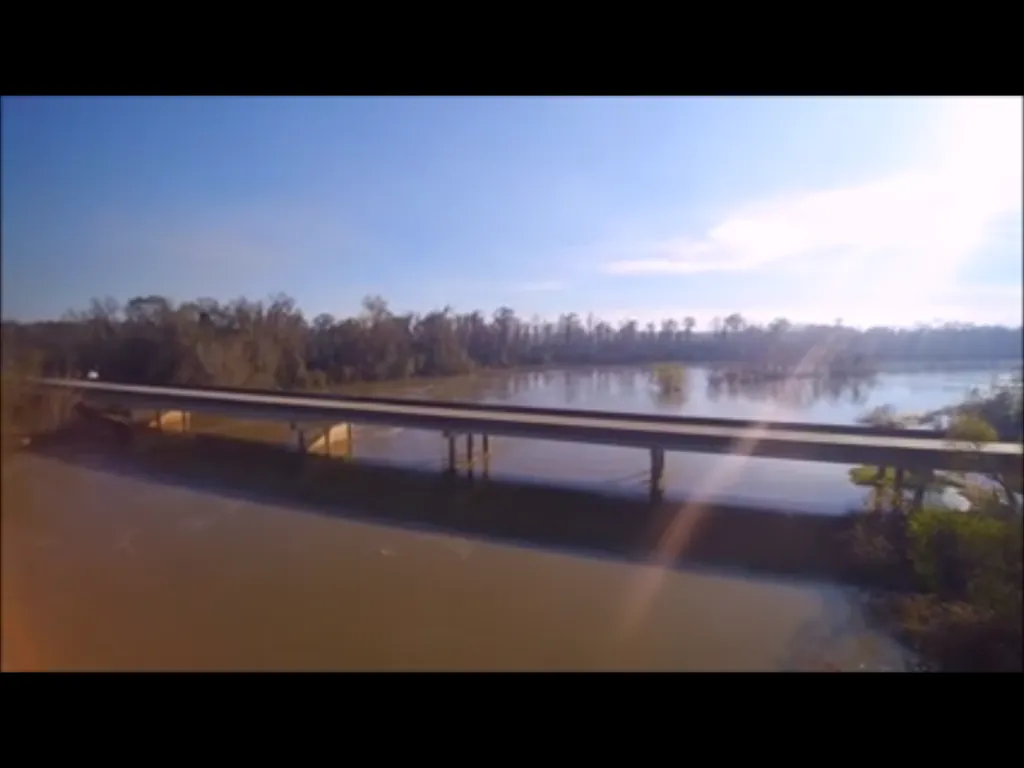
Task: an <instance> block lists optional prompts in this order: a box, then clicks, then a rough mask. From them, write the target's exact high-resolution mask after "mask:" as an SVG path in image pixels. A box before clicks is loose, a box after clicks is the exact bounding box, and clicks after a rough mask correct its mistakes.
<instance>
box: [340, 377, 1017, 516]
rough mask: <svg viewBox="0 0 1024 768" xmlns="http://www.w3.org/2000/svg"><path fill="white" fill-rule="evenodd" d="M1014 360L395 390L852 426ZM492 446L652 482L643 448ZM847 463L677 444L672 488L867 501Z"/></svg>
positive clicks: (408, 448)
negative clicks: (734, 378)
mask: <svg viewBox="0 0 1024 768" xmlns="http://www.w3.org/2000/svg"><path fill="white" fill-rule="evenodd" d="M1013 369H1014V368H1013V365H1011V364H1006V365H996V366H991V367H986V368H971V369H964V368H952V369H946V370H934V369H932V370H922V369H916V370H915V369H905V370H890V371H886V372H882V373H880V374H878V375H877V376H875V377H874V378H873V379H871V380H867V381H847V382H842V383H838V382H837V383H822V382H815V381H812V380H797V381H788V382H777V383H770V384H766V385H763V386H743V387H729V386H721V387H713V386H709V383H708V373H709V371H708V369H707V368H702V367H694V368H690V369H689V372H688V386H687V387H686V391H685V392H684V393H683V394H682V396H675V397H664V396H662V395H660V393H659V392H658V390H657V388H656V387H655V385H654V382H653V381H652V379H651V375H650V371H651V369H650V368H632V367H609V368H597V369H566V370H553V371H544V372H533V373H511V374H506V373H495V374H487V375H483V376H478V377H473V378H471V379H466V380H463V381H458V382H450V381H446V382H438V383H435V384H423V383H415V384H407V385H398V386H392V387H389V388H388V394H399V395H406V396H410V397H425V398H432V399H438V400H446V399H454V400H464V401H473V402H481V403H494V404H502V403H504V404H510V405H517V406H529V407H543V408H578V409H587V410H596V411H620V412H629V413H645V414H665V415H673V416H695V417H713V418H727V419H751V420H765V421H793V422H801V423H809V424H847V425H852V424H855V423H857V419H858V418H859V417H860V416H863V415H864V414H866V413H867V412H868V411H870V410H871V409H873V408H875V407H877V406H881V405H891V406H893V407H895V408H896V409H897V410H898V411H900V412H906V413H922V412H925V411H929V410H934V409H937V408H941V407H944V406H948V405H953V404H956V403H958V402H961V401H962V400H963V399H964V398H965V397H966V396H967V394H968V393H969V392H970V391H971V390H972V389H975V388H979V389H982V390H985V389H988V388H989V387H990V386H992V384H993V383H994V382H995V381H997V380H1000V379H1004V378H1005V377H1006V376H1007V375H1009V374H1010V373H1011V372H1012V371H1013ZM446 451H447V448H446V446H445V444H444V441H443V440H442V439H441V438H440V436H439V435H438V434H437V433H433V432H422V431H417V430H376V429H364V430H359V431H357V444H356V454H357V455H358V456H361V457H363V458H365V459H369V460H381V461H389V462H396V463H402V464H408V465H410V466H421V467H431V468H438V469H440V468H441V467H442V466H443V463H444V461H445V459H446V456H447V453H446ZM492 451H493V456H494V458H493V460H492V464H491V471H492V473H494V474H499V475H505V476H509V477H516V478H523V479H532V480H538V481H543V480H551V481H556V482H561V483H567V484H572V485H579V486H581V487H593V488H601V489H605V490H609V491H613V492H628V493H633V492H637V493H639V492H643V491H644V489H645V488H646V483H647V477H648V475H647V473H648V471H649V458H648V455H647V453H646V452H645V451H642V450H636V449H627V448H619V447H613V446H594V445H577V444H571V443H558V442H551V441H541V440H524V439H519V438H495V439H493V440H492ZM848 469H849V467H846V466H842V465H835V464H815V463H812V462H800V461H787V460H779V459H764V458H754V459H751V458H746V457H741V456H728V457H725V456H717V455H701V454H681V453H670V454H668V457H667V461H666V487H667V491H668V493H669V494H676V495H687V496H695V497H697V498H700V499H706V500H708V501H719V502H725V503H734V504H745V503H750V504H757V505H761V506H777V507H780V508H785V509H787V510H793V511H802V512H818V513H826V514H829V513H839V512H845V511H848V510H849V509H851V508H854V507H859V506H860V505H861V504H862V503H863V501H864V497H865V492H864V491H863V489H860V488H857V487H855V486H853V485H851V484H850V482H849V480H848V476H847V470H848Z"/></svg>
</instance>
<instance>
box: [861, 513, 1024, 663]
mask: <svg viewBox="0 0 1024 768" xmlns="http://www.w3.org/2000/svg"><path fill="white" fill-rule="evenodd" d="M1007 512H1008V510H1007V509H1006V507H1005V505H1002V504H998V503H996V502H991V503H990V504H988V505H985V507H984V508H978V509H976V510H975V511H971V512H954V511H950V510H945V509H923V510H920V511H916V512H912V513H911V514H909V515H894V514H873V515H865V516H864V517H863V518H862V520H860V521H859V522H858V525H857V526H855V528H854V536H853V550H854V554H855V556H856V557H857V559H858V561H859V562H860V563H861V565H862V567H863V569H864V570H863V573H862V574H861V575H862V576H867V577H870V578H871V579H872V580H873V581H874V583H876V584H878V585H879V586H884V587H888V588H890V589H900V590H904V594H903V595H902V596H899V597H890V598H888V599H885V600H882V601H880V602H879V603H878V605H879V606H880V607H884V608H885V610H886V612H887V616H888V618H890V619H891V620H893V621H894V623H895V625H896V628H897V631H898V633H899V634H900V635H902V636H903V638H904V639H905V640H907V641H908V642H909V643H910V644H911V645H912V646H913V647H914V648H915V650H916V651H917V652H918V654H919V655H920V656H921V658H922V659H923V661H924V663H925V666H926V667H929V668H932V669H945V670H960V671H966V670H982V669H985V670H993V671H994V670H1004V671H1015V670H1020V668H1021V647H1022V642H1024V637H1022V631H1021V622H1022V615H1021V604H1022V600H1024V593H1022V583H1024V581H1022V580H1024V568H1022V563H1024V557H1022V554H1024V528H1022V521H1021V517H1020V516H1019V515H1015V514H1007Z"/></svg>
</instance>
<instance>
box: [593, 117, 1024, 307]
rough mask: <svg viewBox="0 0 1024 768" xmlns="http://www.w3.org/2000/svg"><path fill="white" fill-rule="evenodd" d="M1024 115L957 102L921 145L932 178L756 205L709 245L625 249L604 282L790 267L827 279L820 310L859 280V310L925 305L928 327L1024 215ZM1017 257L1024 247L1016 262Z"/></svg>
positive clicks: (818, 291)
mask: <svg viewBox="0 0 1024 768" xmlns="http://www.w3.org/2000/svg"><path fill="white" fill-rule="evenodd" d="M1021 110H1022V100H1021V99H1020V98H963V99H956V100H951V101H950V102H948V103H947V104H946V105H945V109H944V111H943V113H942V118H941V119H940V120H939V122H938V124H937V125H936V127H935V132H934V135H933V136H931V137H922V140H928V141H930V146H931V147H932V149H933V150H934V151H933V152H932V157H933V161H932V162H931V163H930V164H929V165H928V166H922V167H920V168H913V169H907V170H906V171H904V172H902V173H898V174H894V175H892V176H890V177H887V178H881V179H877V180H874V181H871V182H868V183H864V184H858V185H855V186H849V187H845V188H837V189H827V190H819V191H815V192H811V193H807V194H802V195H797V196H791V197H786V198H781V199H774V200H767V201H760V202H755V203H752V204H750V205H746V206H743V207H741V208H740V209H738V210H736V211H734V212H733V213H731V214H729V215H726V216H724V217H723V218H722V219H721V220H720V221H719V222H718V223H717V224H716V225H715V226H714V227H712V228H711V229H710V230H708V231H707V232H705V233H703V234H701V235H699V236H681V237H678V238H675V239H671V240H667V241H660V242H648V243H641V244H637V245H633V246H631V247H629V248H626V249H624V250H622V251H620V253H619V254H617V255H616V256H615V257H613V259H612V260H611V261H610V262H608V263H606V264H605V265H604V271H606V272H608V273H610V274H616V275H627V274H677V275H685V274H694V273H701V272H735V271H741V270H752V269H756V268H759V267H771V272H770V273H769V275H768V277H769V279H774V278H779V279H781V277H782V276H781V274H780V272H781V270H780V268H781V267H782V266H783V265H793V266H795V265H797V264H800V263H806V264H807V265H809V266H813V267H815V268H816V270H820V269H823V268H824V269H825V270H826V272H825V275H826V276H825V280H824V282H821V283H820V284H816V285H815V287H814V293H815V303H817V304H819V305H826V306H827V305H829V304H832V303H834V300H842V299H845V298H846V297H847V294H848V292H849V288H850V282H849V281H850V279H851V278H856V279H857V280H858V291H861V289H862V287H863V288H864V289H865V290H864V291H863V292H862V293H861V295H860V296H859V298H858V302H859V305H860V307H861V309H864V308H865V306H864V305H865V304H867V305H871V306H873V307H874V308H875V309H878V310H884V309H886V304H887V303H900V304H902V305H904V306H909V305H917V308H916V309H915V310H914V311H916V312H917V314H918V316H921V313H922V311H924V310H925V309H927V307H928V306H929V305H936V306H938V307H940V308H941V306H943V305H949V306H951V308H954V309H955V308H956V307H955V306H953V305H956V304H957V303H958V302H957V301H956V300H955V299H956V297H954V296H953V295H952V292H953V291H955V281H956V277H957V273H958V271H959V269H960V268H961V267H962V266H963V265H964V264H965V263H967V261H968V260H969V259H970V258H971V257H972V256H973V255H975V254H976V253H977V252H978V251H979V249H980V248H982V247H983V246H984V245H986V244H987V243H988V242H990V241H991V238H993V237H995V236H997V235H998V233H999V231H1000V228H1001V227H1004V226H1005V221H1006V218H1007V216H1008V215H1011V214H1014V213H1016V214H1018V216H1019V214H1020V211H1021V207H1022V205H1021V198H1022V158H1021V145H1022V142H1024V136H1022V129H1021ZM1019 247H1020V246H1019V241H1018V245H1017V249H1018V255H1017V259H1018V261H1019V259H1020V256H1019ZM872 276H874V277H875V278H877V279H871V278H872ZM865 277H867V278H868V279H865ZM864 284H866V285H864ZM846 303H849V302H848V301H847V302H846ZM830 314H831V313H830Z"/></svg>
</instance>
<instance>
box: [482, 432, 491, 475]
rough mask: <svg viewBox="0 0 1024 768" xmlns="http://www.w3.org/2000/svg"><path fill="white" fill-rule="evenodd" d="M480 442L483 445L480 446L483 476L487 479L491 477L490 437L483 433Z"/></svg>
mask: <svg viewBox="0 0 1024 768" xmlns="http://www.w3.org/2000/svg"><path fill="white" fill-rule="evenodd" d="M480 440H481V442H482V443H483V445H482V446H481V448H482V449H483V460H484V465H483V475H484V477H485V478H488V477H490V476H491V436H490V435H488V434H487V433H486V432H484V433H483V435H481V438H480Z"/></svg>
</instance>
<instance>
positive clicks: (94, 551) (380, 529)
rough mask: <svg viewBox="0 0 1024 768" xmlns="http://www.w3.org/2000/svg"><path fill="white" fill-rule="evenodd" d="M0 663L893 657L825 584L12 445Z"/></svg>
mask: <svg viewBox="0 0 1024 768" xmlns="http://www.w3.org/2000/svg"><path fill="white" fill-rule="evenodd" d="M3 491H4V505H3V511H4V514H3V533H2V546H3V560H2V568H3V580H2V610H3V613H2V627H3V646H2V648H3V656H2V666H3V669H4V670H8V671H11V670H218V669H226V670H766V671H771V670H821V669H830V670H857V669H899V668H901V667H902V665H903V664H904V663H905V662H904V659H903V656H902V654H900V653H899V651H898V649H897V648H895V646H893V645H892V644H891V643H890V642H888V641H887V640H886V639H885V638H884V637H882V636H880V635H879V634H878V633H876V632H872V631H870V630H868V629H867V628H866V627H865V626H864V624H863V621H862V619H861V618H860V616H859V613H858V610H857V604H856V594H855V593H854V592H853V591H851V590H845V589H841V588H838V587H829V586H816V585H807V584H798V583H792V582H787V581H784V580H775V579H765V578H761V579H756V580H754V579H748V578H743V577H740V576H736V575H726V574H721V573H712V572H700V571H679V570H669V569H663V568H660V567H656V566H653V565H637V564H629V563H623V562H615V561H612V560H607V559H600V558H596V557H588V556H583V555H572V554H564V553H558V552H552V551H542V550H539V549H535V548H529V547H524V546H516V545H511V544H502V543H494V542H487V541H482V540H478V539H472V538H468V537H461V536H456V535H451V534H445V533H442V532H422V531H409V530H402V529H399V528H394V527H388V526H384V525H378V524H368V523H361V522H354V521H351V520H346V519H344V518H341V517H336V516H335V517H326V516H323V515H317V514H310V513H307V512H302V511H297V510H296V509H295V508H293V507H291V506H284V505H280V504H272V503H261V502H258V501H250V500H244V499H239V498H237V497H236V498H230V497H227V496H222V495H219V494H217V493H214V492H210V491H198V490H193V489H189V488H186V487H174V486H168V485H166V484H157V483H155V482H151V481H147V480H146V479H144V478H133V477H125V476H118V475H116V474H111V473H108V472H104V471H101V470H97V469H91V468H86V467H81V466H75V465H72V464H68V463H64V462H59V461H56V460H54V459H51V458H44V457H39V456H33V455H27V454H26V455H20V456H18V457H16V458H15V459H13V460H11V461H10V462H7V464H6V465H5V467H4V479H3Z"/></svg>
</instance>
